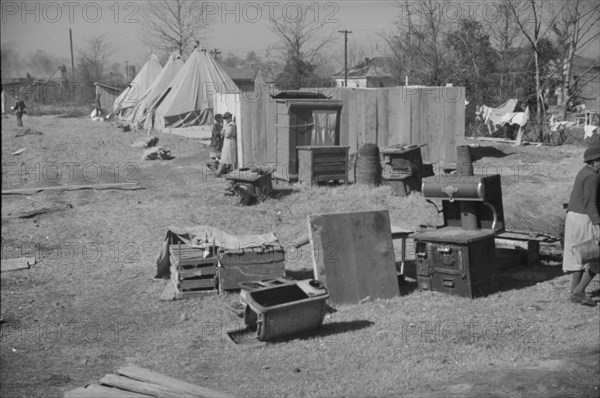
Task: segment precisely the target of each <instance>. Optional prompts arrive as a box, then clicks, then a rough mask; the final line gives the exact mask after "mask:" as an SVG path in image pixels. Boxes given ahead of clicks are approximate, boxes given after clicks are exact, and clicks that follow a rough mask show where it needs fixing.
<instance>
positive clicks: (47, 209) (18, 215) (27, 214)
mask: <svg viewBox="0 0 600 398" xmlns="http://www.w3.org/2000/svg"><path fill="white" fill-rule="evenodd" d="M65 209H67V206H61V207H56V206H55V207H42V208H39V209H34V210H25V211H18V212H16V213H10V214H8V215H7V216H6V217H3V219H12V218H33V217H35V216H39V215H40V214H47V213H52V212H55V211H62V210H65Z"/></svg>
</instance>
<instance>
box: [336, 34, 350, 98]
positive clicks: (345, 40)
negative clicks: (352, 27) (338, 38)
mask: <svg viewBox="0 0 600 398" xmlns="http://www.w3.org/2000/svg"><path fill="white" fill-rule="evenodd" d="M338 32H339V33H343V34H344V87H348V33H352V32H351V31H349V30H348V29H344V30H338Z"/></svg>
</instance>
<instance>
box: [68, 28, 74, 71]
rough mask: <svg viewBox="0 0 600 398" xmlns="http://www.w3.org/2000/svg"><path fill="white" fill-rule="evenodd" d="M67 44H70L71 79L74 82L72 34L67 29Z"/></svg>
mask: <svg viewBox="0 0 600 398" xmlns="http://www.w3.org/2000/svg"><path fill="white" fill-rule="evenodd" d="M69 42H70V43H71V79H72V81H73V82H75V59H74V58H73V33H72V31H71V28H69Z"/></svg>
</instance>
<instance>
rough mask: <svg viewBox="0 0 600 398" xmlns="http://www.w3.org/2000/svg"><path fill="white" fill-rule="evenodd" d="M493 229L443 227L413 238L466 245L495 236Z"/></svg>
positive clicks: (415, 234) (414, 235)
mask: <svg viewBox="0 0 600 398" xmlns="http://www.w3.org/2000/svg"><path fill="white" fill-rule="evenodd" d="M495 235H496V233H495V232H494V231H493V230H491V229H462V228H460V227H442V228H438V229H433V230H431V231H425V232H415V233H414V234H413V235H412V236H411V237H412V238H413V239H415V240H424V241H429V242H440V243H459V244H466V243H471V242H476V241H478V240H481V239H485V238H489V237H490V236H495Z"/></svg>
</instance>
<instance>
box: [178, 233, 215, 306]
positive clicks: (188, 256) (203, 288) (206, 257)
mask: <svg viewBox="0 0 600 398" xmlns="http://www.w3.org/2000/svg"><path fill="white" fill-rule="evenodd" d="M169 255H170V261H171V280H172V281H173V283H174V284H175V287H176V289H177V292H178V293H181V294H182V295H183V296H188V297H190V296H196V295H199V294H205V293H217V292H218V287H219V282H218V278H217V266H218V264H219V260H218V257H217V254H216V248H215V247H214V246H212V247H208V248H198V247H192V246H189V245H185V244H181V243H179V244H173V245H169Z"/></svg>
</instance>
